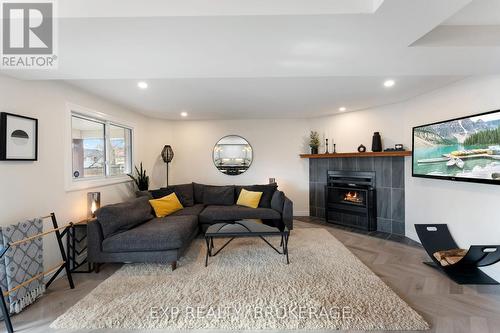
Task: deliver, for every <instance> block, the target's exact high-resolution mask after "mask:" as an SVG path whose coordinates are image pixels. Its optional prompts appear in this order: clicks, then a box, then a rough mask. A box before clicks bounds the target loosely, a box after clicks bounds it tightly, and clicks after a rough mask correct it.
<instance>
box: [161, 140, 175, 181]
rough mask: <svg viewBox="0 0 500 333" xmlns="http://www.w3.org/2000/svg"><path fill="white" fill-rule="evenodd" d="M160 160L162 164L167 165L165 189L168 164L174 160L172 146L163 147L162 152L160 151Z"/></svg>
mask: <svg viewBox="0 0 500 333" xmlns="http://www.w3.org/2000/svg"><path fill="white" fill-rule="evenodd" d="M161 158H162V159H163V162H165V163H166V164H167V187H168V164H169V163H170V162H172V160H173V159H174V150H173V149H172V146H170V145H165V147H163V150H162V151H161Z"/></svg>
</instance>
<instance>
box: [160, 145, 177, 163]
mask: <svg viewBox="0 0 500 333" xmlns="http://www.w3.org/2000/svg"><path fill="white" fill-rule="evenodd" d="M161 158H163V162H165V163H170V162H172V160H173V158H174V150H173V149H172V147H171V146H170V145H165V147H163V150H162V151H161Z"/></svg>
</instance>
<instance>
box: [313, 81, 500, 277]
mask: <svg viewBox="0 0 500 333" xmlns="http://www.w3.org/2000/svg"><path fill="white" fill-rule="evenodd" d="M499 91H500V76H491V77H480V78H470V79H467V80H464V81H461V82H457V83H455V84H453V85H451V86H448V87H446V88H443V89H440V90H436V91H434V92H432V93H428V94H425V95H422V96H420V97H418V98H415V99H412V100H409V101H406V102H404V103H399V104H395V105H391V106H386V107H381V108H375V109H370V110H366V111H360V112H352V113H345V114H341V115H338V116H332V117H327V118H319V119H316V120H312V121H311V127H312V128H315V129H318V130H319V131H320V132H325V131H329V132H330V133H333V135H330V136H333V137H334V138H336V141H337V142H338V147H340V149H339V151H354V150H355V148H356V147H357V146H358V145H359V144H360V143H364V144H365V146H367V147H368V149H369V148H370V147H371V135H372V134H373V132H374V131H380V132H381V134H382V137H383V140H384V144H385V145H386V146H387V147H389V146H393V145H394V143H404V144H405V145H406V147H408V148H409V149H411V138H412V137H411V136H412V131H411V129H412V127H414V126H418V125H424V124H428V123H432V122H435V121H440V120H446V119H450V118H456V117H461V116H467V115H471V114H475V113H480V112H486V111H491V110H496V109H500V94H499ZM405 178H406V180H405V186H406V191H405V196H406V207H405V208H406V216H405V220H406V235H407V236H408V237H410V238H413V239H417V236H416V233H415V229H414V227H413V225H414V224H416V223H447V224H448V225H449V227H450V230H451V232H452V234H453V236H454V237H455V239H456V241H457V242H458V244H459V245H460V246H462V247H465V248H467V247H468V246H469V245H472V244H499V243H500V214H499V213H498V207H499V204H500V187H499V186H495V185H484V184H472V183H460V182H451V181H444V180H433V179H421V178H413V177H411V158H406V175H405ZM486 271H487V272H489V273H491V274H492V275H493V276H495V277H496V278H497V279H498V278H500V267H493V268H489V269H487V270H486Z"/></svg>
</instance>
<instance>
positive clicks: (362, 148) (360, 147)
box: [358, 145, 366, 153]
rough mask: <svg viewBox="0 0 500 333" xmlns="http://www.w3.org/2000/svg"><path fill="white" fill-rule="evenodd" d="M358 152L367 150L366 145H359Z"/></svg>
mask: <svg viewBox="0 0 500 333" xmlns="http://www.w3.org/2000/svg"><path fill="white" fill-rule="evenodd" d="M358 152H360V153H364V152H366V147H365V146H364V145H359V147H358Z"/></svg>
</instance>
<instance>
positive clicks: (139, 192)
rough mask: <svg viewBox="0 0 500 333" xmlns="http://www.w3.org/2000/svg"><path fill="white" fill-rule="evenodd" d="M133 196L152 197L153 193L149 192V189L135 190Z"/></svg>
mask: <svg viewBox="0 0 500 333" xmlns="http://www.w3.org/2000/svg"><path fill="white" fill-rule="evenodd" d="M135 196H136V197H137V198H140V197H147V198H148V199H150V200H151V199H153V195H152V194H151V192H149V191H137V192H135Z"/></svg>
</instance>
